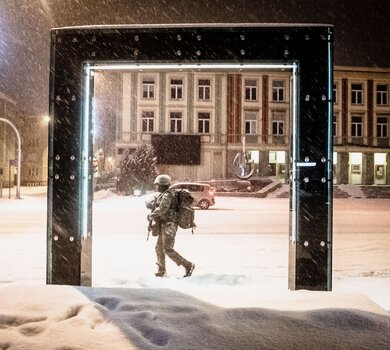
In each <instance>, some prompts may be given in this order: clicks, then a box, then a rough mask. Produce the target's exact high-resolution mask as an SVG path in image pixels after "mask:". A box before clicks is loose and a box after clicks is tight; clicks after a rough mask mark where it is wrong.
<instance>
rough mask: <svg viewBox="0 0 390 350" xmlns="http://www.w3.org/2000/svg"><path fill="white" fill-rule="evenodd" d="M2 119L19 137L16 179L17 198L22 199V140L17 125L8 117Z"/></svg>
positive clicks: (0, 119)
mask: <svg viewBox="0 0 390 350" xmlns="http://www.w3.org/2000/svg"><path fill="white" fill-rule="evenodd" d="M0 121H2V122H5V123H7V124H9V125H10V126H11V127H12V129H13V130H14V131H15V133H16V137H17V139H18V174H17V178H16V179H17V180H16V199H20V170H21V169H20V167H21V159H22V148H21V140H20V134H19V131H18V129H16V126H15V125H14V124H13V123H11V122H10V121H9V120H8V119H5V118H0Z"/></svg>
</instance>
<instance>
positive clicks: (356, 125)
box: [351, 114, 363, 137]
mask: <svg viewBox="0 0 390 350" xmlns="http://www.w3.org/2000/svg"><path fill="white" fill-rule="evenodd" d="M356 118H360V122H356V121H354V119H356ZM351 137H363V116H362V115H358V114H353V115H351Z"/></svg>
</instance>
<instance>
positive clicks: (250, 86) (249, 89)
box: [245, 79, 257, 101]
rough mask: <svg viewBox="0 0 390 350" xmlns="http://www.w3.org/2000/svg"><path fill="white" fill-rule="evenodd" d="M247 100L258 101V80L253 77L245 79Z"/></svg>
mask: <svg viewBox="0 0 390 350" xmlns="http://www.w3.org/2000/svg"><path fill="white" fill-rule="evenodd" d="M245 100H246V101H256V100H257V81H256V80H253V79H246V80H245Z"/></svg>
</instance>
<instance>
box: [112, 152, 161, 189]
mask: <svg viewBox="0 0 390 350" xmlns="http://www.w3.org/2000/svg"><path fill="white" fill-rule="evenodd" d="M156 162H157V157H156V154H155V150H154V148H153V147H152V146H148V145H146V144H143V145H140V146H138V147H137V148H136V149H135V150H134V151H133V152H132V151H131V150H130V149H126V150H125V152H124V153H123V156H122V159H121V161H120V164H119V175H118V191H119V192H121V193H123V194H125V195H129V194H131V193H132V192H133V190H134V189H139V190H141V192H142V193H145V191H146V190H148V189H152V188H153V181H154V179H155V177H156V176H157V169H156Z"/></svg>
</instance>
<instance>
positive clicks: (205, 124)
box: [197, 112, 211, 134]
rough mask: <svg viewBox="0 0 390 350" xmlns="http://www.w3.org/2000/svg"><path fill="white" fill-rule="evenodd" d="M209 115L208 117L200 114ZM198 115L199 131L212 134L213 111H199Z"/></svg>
mask: <svg viewBox="0 0 390 350" xmlns="http://www.w3.org/2000/svg"><path fill="white" fill-rule="evenodd" d="M202 114H204V115H206V114H207V115H208V117H206V118H203V117H202V118H201V117H200V115H202ZM197 117H198V133H199V134H210V132H211V130H210V127H211V113H210V112H198V113H197ZM201 126H202V129H203V130H202V131H201Z"/></svg>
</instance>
